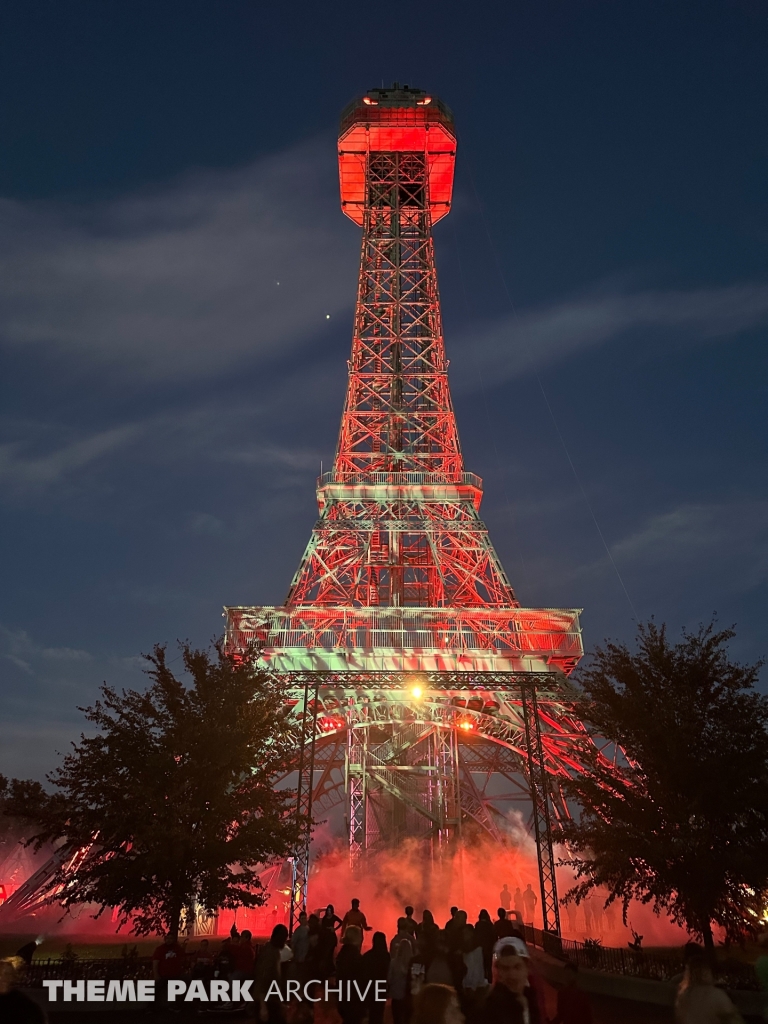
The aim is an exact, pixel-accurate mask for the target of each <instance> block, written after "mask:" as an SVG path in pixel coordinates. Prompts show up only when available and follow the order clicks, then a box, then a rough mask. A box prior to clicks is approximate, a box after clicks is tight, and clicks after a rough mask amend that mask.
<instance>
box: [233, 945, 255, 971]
mask: <svg viewBox="0 0 768 1024" xmlns="http://www.w3.org/2000/svg"><path fill="white" fill-rule="evenodd" d="M230 953H231V956H232V964H233V966H234V968H235V970H236V971H242V973H243V974H253V965H254V964H255V963H256V950H255V949H254V948H253V946H252V945H251V944H250V942H248V943H243V942H238V943H237V945H234V946H232V947H231V949H230Z"/></svg>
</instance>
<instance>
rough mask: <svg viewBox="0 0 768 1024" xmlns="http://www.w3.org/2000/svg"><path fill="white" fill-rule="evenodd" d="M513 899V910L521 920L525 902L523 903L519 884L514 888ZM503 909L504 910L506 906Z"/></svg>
mask: <svg viewBox="0 0 768 1024" xmlns="http://www.w3.org/2000/svg"><path fill="white" fill-rule="evenodd" d="M513 901H514V904H515V910H516V911H517V912H518V914H519V915H520V920H521V921H522V919H523V911H524V910H525V904H524V903H523V894H522V892H521V890H520V886H519V885H518V886H517V887H516V889H515V895H514V897H513ZM504 909H505V910H506V907H505V908H504Z"/></svg>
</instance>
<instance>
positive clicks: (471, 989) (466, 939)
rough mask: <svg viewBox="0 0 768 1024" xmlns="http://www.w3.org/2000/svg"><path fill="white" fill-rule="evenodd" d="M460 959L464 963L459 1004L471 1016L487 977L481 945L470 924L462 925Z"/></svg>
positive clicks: (486, 984)
mask: <svg viewBox="0 0 768 1024" xmlns="http://www.w3.org/2000/svg"><path fill="white" fill-rule="evenodd" d="M461 957H462V961H463V964H464V977H463V978H462V982H461V984H462V989H463V992H462V996H463V998H462V999H461V1004H462V1008H463V1010H464V1012H465V1013H466V1014H467V1015H468V1016H472V1013H473V1011H474V1010H475V1008H476V1007H477V1006H478V1004H479V1002H480V1000H481V999H482V996H483V995H484V994H485V990H486V988H487V986H488V979H487V978H486V976H485V965H484V963H483V947H482V946H481V945H480V942H479V941H478V938H477V934H476V932H475V929H474V928H473V927H472V925H471V924H468V925H465V926H464V936H463V940H462V952H461Z"/></svg>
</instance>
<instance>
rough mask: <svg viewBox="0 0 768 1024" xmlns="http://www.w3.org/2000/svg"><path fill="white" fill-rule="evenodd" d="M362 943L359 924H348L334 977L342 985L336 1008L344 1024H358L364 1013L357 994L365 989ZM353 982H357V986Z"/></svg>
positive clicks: (361, 1002) (363, 1006)
mask: <svg viewBox="0 0 768 1024" xmlns="http://www.w3.org/2000/svg"><path fill="white" fill-rule="evenodd" d="M362 944H363V932H362V929H361V928H360V926H359V925H356V924H348V925H347V927H346V930H345V931H344V938H343V939H342V940H341V949H340V950H339V955H338V956H337V957H336V978H337V980H338V981H339V982H340V984H341V986H342V995H341V997H340V999H339V1006H338V1010H339V1015H340V1016H341V1019H342V1021H343V1022H344V1024H359V1022H360V1021H361V1020H362V1019H363V1017H364V1015H365V1004H364V1003H363V1001H362V999H361V998H360V995H359V993H360V992H363V991H364V990H365V981H364V970H363V958H362V956H361V954H360V947H361V946H362ZM347 982H349V989H348V988H347ZM354 982H357V988H355V985H354V984H353V983H354ZM348 991H349V996H350V998H349V999H348V998H347V992H348Z"/></svg>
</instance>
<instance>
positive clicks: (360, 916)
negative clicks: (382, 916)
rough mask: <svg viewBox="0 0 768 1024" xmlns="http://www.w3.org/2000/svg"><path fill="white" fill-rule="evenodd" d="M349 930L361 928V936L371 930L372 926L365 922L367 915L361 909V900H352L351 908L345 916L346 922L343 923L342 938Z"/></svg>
mask: <svg viewBox="0 0 768 1024" xmlns="http://www.w3.org/2000/svg"><path fill="white" fill-rule="evenodd" d="M347 928H359V929H360V934H361V936H362V933H363V932H369V931H370V930H371V926H370V925H369V924H368V922H367V921H366V920H365V914H364V913H363V912H362V910H361V909H360V900H352V906H351V908H350V909H349V910H348V911H347V912H346V914H345V915H344V920H343V921H342V922H341V935H342V938H343V937H344V935H345V934H346V931H347Z"/></svg>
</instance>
